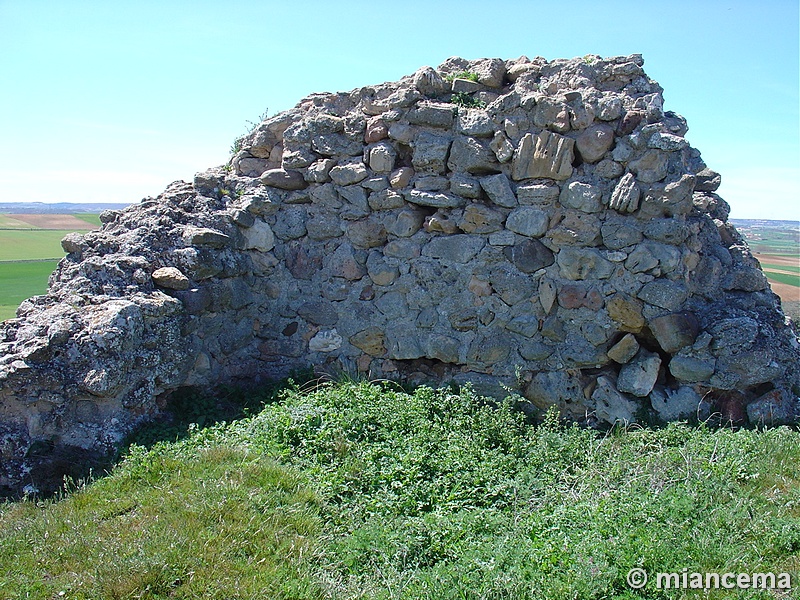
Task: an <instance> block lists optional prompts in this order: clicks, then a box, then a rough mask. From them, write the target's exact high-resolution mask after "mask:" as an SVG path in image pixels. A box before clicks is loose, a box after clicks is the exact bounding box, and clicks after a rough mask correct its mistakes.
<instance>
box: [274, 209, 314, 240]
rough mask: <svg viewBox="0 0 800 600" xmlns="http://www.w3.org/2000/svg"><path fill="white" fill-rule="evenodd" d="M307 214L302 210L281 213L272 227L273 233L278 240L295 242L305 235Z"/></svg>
mask: <svg viewBox="0 0 800 600" xmlns="http://www.w3.org/2000/svg"><path fill="white" fill-rule="evenodd" d="M306 217H307V213H306V210H305V209H304V208H290V209H287V210H284V211H281V214H280V216H279V217H278V218H277V220H276V221H275V225H274V226H273V227H272V230H273V233H274V234H275V236H276V237H277V238H278V239H280V240H295V239H297V238H301V237H303V236H304V235H305V234H306Z"/></svg>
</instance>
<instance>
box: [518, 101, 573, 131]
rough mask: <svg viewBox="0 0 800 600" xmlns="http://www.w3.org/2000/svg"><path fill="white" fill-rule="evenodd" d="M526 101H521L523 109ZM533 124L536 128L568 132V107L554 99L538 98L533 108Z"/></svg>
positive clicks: (526, 103) (525, 106)
mask: <svg viewBox="0 0 800 600" xmlns="http://www.w3.org/2000/svg"><path fill="white" fill-rule="evenodd" d="M526 100H528V98H524V99H523V102H522V107H523V108H527V105H528V102H526ZM533 122H534V124H535V125H536V126H537V127H541V128H548V129H551V130H552V131H557V132H559V133H565V132H567V131H569V126H570V123H569V107H568V106H567V105H566V104H565V103H564V102H561V101H560V100H558V99H556V98H551V97H547V96H538V97H536V105H535V106H534V107H533Z"/></svg>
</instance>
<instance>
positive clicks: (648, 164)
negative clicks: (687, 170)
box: [630, 150, 668, 183]
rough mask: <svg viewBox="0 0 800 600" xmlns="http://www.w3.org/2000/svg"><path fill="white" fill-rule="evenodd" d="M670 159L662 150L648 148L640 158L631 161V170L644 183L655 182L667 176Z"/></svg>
mask: <svg viewBox="0 0 800 600" xmlns="http://www.w3.org/2000/svg"><path fill="white" fill-rule="evenodd" d="M667 166H668V160H667V156H666V155H665V154H664V153H663V152H662V151H661V150H648V151H647V152H645V154H644V156H642V157H641V158H640V159H638V160H635V161H633V162H632V163H630V168H631V171H633V172H634V173H635V174H636V177H637V178H638V179H639V181H641V182H642V183H655V182H657V181H661V180H662V179H664V178H665V177H666V176H667Z"/></svg>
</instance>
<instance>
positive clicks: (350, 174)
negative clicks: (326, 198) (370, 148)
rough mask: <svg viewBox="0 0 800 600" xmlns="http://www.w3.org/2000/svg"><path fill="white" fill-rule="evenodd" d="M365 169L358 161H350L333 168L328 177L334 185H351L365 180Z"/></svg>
mask: <svg viewBox="0 0 800 600" xmlns="http://www.w3.org/2000/svg"><path fill="white" fill-rule="evenodd" d="M368 174H369V173H367V168H366V167H365V166H364V163H363V162H361V161H360V160H358V159H351V160H348V161H346V162H343V163H340V164H338V165H337V166H335V167H333V168H332V169H331V170H330V172H329V175H330V177H331V180H332V181H333V183H335V184H336V185H353V184H354V183H358V182H359V181H363V180H364V179H366V178H367V175H368Z"/></svg>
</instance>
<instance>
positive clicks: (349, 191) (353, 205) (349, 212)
mask: <svg viewBox="0 0 800 600" xmlns="http://www.w3.org/2000/svg"><path fill="white" fill-rule="evenodd" d="M336 192H337V193H338V194H339V198H340V199H342V200H344V201H345V202H344V205H343V206H342V208H341V211H340V212H339V215H340V216H341V217H342V218H343V219H345V220H347V221H355V220H358V219H362V218H364V217H366V216H367V215H368V214H369V212H370V206H369V203H368V201H367V191H366V190H365V189H364V188H363V187H361V186H357V185H351V186H345V187H339V188H337V190H336Z"/></svg>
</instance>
